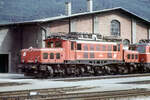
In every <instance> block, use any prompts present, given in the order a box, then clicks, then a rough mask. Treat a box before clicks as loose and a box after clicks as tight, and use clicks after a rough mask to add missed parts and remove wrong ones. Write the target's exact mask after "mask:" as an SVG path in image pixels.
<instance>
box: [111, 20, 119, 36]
mask: <svg viewBox="0 0 150 100" xmlns="http://www.w3.org/2000/svg"><path fill="white" fill-rule="evenodd" d="M111 35H115V36H120V22H119V21H118V20H112V21H111Z"/></svg>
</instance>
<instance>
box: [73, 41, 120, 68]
mask: <svg viewBox="0 0 150 100" xmlns="http://www.w3.org/2000/svg"><path fill="white" fill-rule="evenodd" d="M73 54H75V59H76V61H78V63H86V64H87V63H91V62H92V63H95V64H98V65H100V64H101V63H100V62H101V61H112V62H113V61H114V62H115V61H120V62H122V61H123V56H122V55H123V50H122V44H117V43H113V42H100V41H76V48H75V51H74V53H73ZM70 55H72V54H70ZM108 63H109V62H108Z"/></svg>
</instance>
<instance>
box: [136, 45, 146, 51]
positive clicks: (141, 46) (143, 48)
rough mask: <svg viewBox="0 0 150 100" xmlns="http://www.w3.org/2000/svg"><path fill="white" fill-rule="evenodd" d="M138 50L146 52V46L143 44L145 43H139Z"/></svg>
mask: <svg viewBox="0 0 150 100" xmlns="http://www.w3.org/2000/svg"><path fill="white" fill-rule="evenodd" d="M136 50H137V51H138V52H139V53H145V52H146V47H145V46H143V45H138V46H137V47H136Z"/></svg>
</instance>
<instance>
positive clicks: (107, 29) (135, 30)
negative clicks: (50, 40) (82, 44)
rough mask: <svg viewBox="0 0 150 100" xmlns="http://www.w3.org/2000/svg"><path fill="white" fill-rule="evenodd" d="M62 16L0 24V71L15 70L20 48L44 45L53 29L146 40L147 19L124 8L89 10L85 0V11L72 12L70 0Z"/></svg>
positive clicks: (148, 35)
mask: <svg viewBox="0 0 150 100" xmlns="http://www.w3.org/2000/svg"><path fill="white" fill-rule="evenodd" d="M65 5H66V15H63V16H57V17H50V18H44V19H37V20H32V21H25V22H17V23H8V24H0V73H8V72H11V73H16V72H17V67H16V66H17V64H19V63H20V50H21V49H24V48H29V47H33V48H44V47H45V43H44V41H43V40H44V39H45V38H46V36H47V35H49V34H55V33H57V32H65V33H68V32H82V33H89V34H92V33H98V34H101V35H102V36H115V37H119V38H121V39H122V40H123V42H125V43H126V44H129V43H131V44H132V43H137V42H138V41H139V40H140V39H150V21H148V20H146V19H144V18H142V17H140V16H138V15H136V14H135V13H132V12H130V11H128V10H126V9H124V8H120V7H117V8H112V9H104V10H99V11H93V3H92V0H87V12H83V13H77V14H72V13H71V2H68V3H66V4H65Z"/></svg>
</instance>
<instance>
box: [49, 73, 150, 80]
mask: <svg viewBox="0 0 150 100" xmlns="http://www.w3.org/2000/svg"><path fill="white" fill-rule="evenodd" d="M144 76H150V73H144V74H143V73H142V74H126V75H107V76H90V77H75V78H56V79H55V78H53V79H51V80H54V81H67V82H69V81H85V80H97V79H113V78H129V77H144Z"/></svg>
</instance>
